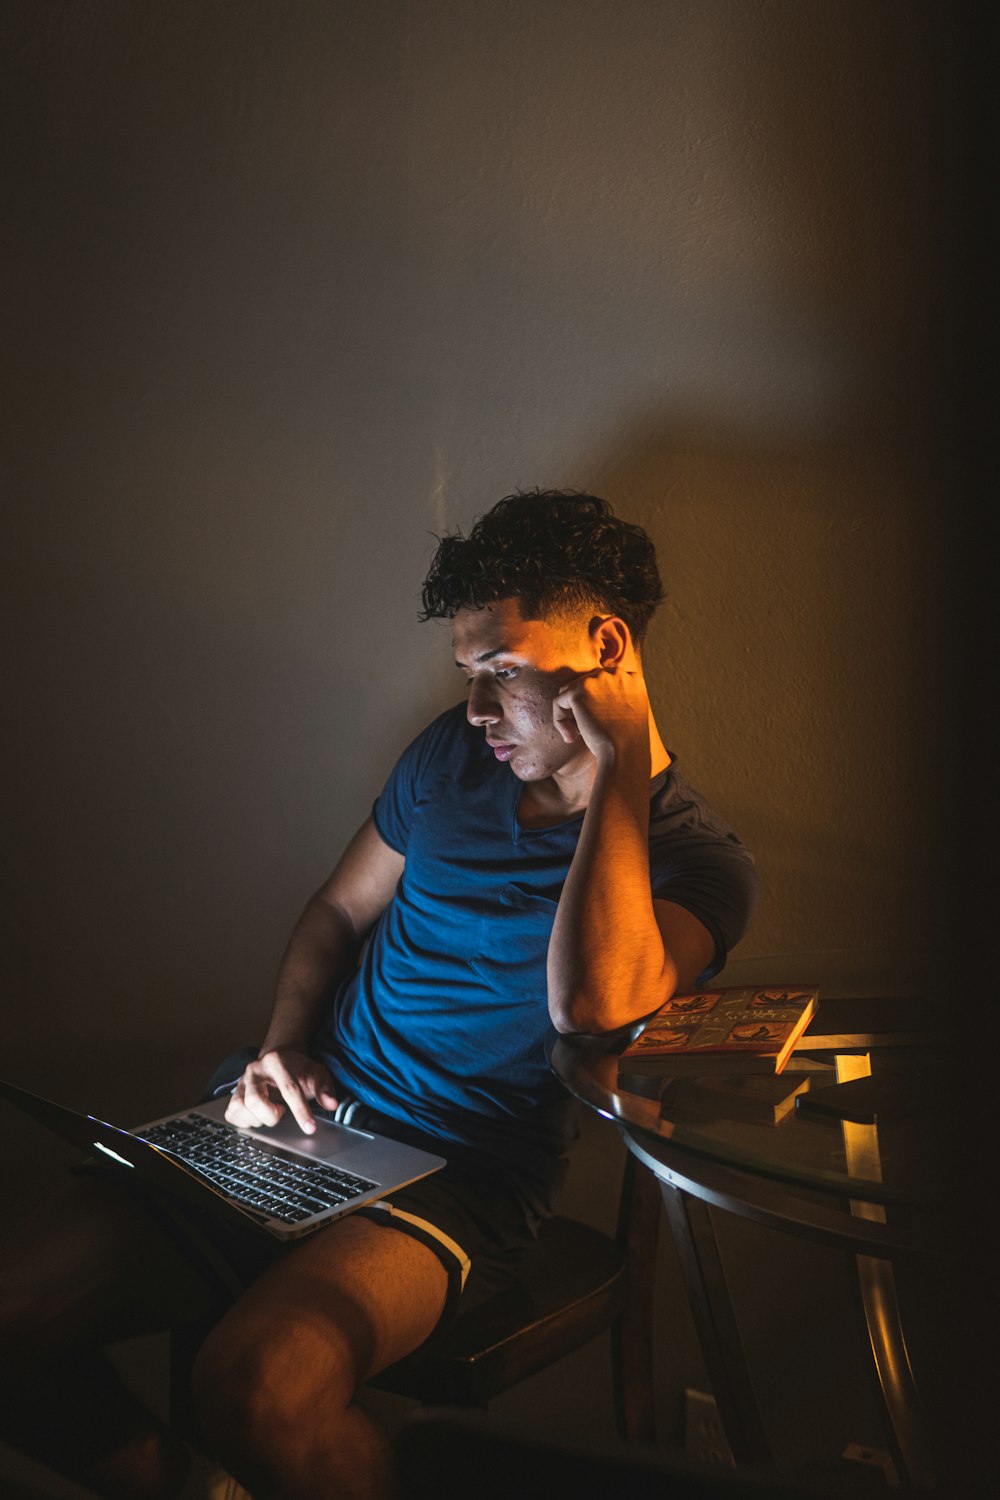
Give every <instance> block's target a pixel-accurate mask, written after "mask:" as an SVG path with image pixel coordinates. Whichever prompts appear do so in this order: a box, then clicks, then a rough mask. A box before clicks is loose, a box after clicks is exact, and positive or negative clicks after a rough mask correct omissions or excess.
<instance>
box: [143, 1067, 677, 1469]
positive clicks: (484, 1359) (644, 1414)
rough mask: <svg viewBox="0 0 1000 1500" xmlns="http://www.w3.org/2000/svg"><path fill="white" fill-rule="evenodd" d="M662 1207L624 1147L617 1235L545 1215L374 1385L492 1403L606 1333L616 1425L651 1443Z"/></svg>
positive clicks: (187, 1421)
mask: <svg viewBox="0 0 1000 1500" xmlns="http://www.w3.org/2000/svg"><path fill="white" fill-rule="evenodd" d="M247 1055H249V1056H256V1051H254V1050H252V1049H250V1050H249V1053H248V1054H247V1053H237V1054H234V1056H233V1057H232V1058H229V1059H227V1060H226V1062H225V1063H223V1065H222V1066H221V1067H220V1068H219V1069H218V1070H217V1071H216V1073H215V1075H214V1076H213V1078H212V1080H211V1082H210V1083H209V1086H208V1088H207V1090H206V1093H205V1095H204V1097H205V1098H206V1099H210V1098H212V1097H213V1096H214V1095H215V1094H216V1093H217V1092H219V1091H221V1089H222V1087H224V1086H225V1084H226V1083H227V1082H229V1081H231V1080H232V1079H233V1078H234V1077H238V1076H239V1074H240V1072H242V1068H243V1066H245V1061H246V1057H247ZM234 1069H235V1071H234ZM659 1215H660V1190H659V1187H658V1184H657V1182H656V1178H655V1176H654V1175H653V1173H652V1172H650V1171H649V1169H648V1168H647V1167H645V1166H643V1165H642V1164H641V1163H640V1162H638V1161H637V1160H636V1159H635V1157H634V1156H633V1155H632V1153H631V1152H629V1153H627V1155H626V1158H625V1165H624V1171H623V1176H622V1185H621V1191H620V1197H619V1205H618V1220H617V1226H616V1231H615V1234H614V1236H611V1235H608V1234H605V1233H603V1232H602V1231H600V1230H598V1229H594V1228H592V1227H591V1226H590V1225H588V1224H583V1223H580V1222H579V1221H577V1220H575V1219H570V1218H565V1217H562V1216H556V1217H554V1218H552V1219H549V1220H546V1221H545V1223H544V1224H543V1225H542V1228H541V1232H540V1234H539V1237H538V1241H537V1243H536V1245H535V1246H533V1248H532V1249H531V1250H530V1251H528V1252H527V1254H526V1255H525V1257H524V1259H523V1261H522V1264H521V1267H520V1270H519V1273H518V1276H517V1279H516V1281H514V1282H513V1283H512V1284H511V1285H510V1286H508V1287H506V1288H505V1289H504V1290H503V1291H502V1292H499V1293H497V1294H496V1295H495V1296H493V1297H491V1298H489V1299H488V1300H486V1301H484V1302H481V1303H479V1304H477V1305H476V1306H474V1307H472V1308H470V1309H469V1311H468V1312H466V1313H462V1314H460V1315H459V1316H458V1317H457V1318H456V1319H455V1322H454V1323H453V1324H452V1326H451V1328H450V1329H449V1330H448V1332H447V1333H446V1334H445V1335H443V1336H442V1338H441V1339H439V1340H436V1341H433V1342H432V1343H431V1344H430V1345H429V1346H428V1347H427V1348H426V1350H424V1349H418V1350H416V1351H414V1353H413V1354H410V1355H408V1356H407V1357H406V1358H405V1359H403V1360H400V1361H399V1362H398V1363H397V1364H395V1365H391V1366H390V1367H389V1368H388V1369H386V1370H383V1371H382V1372H381V1373H380V1374H379V1375H378V1376H376V1377H375V1378H374V1379H373V1380H372V1381H371V1384H372V1385H373V1386H374V1387H376V1388H378V1389H380V1390H383V1391H388V1392H391V1393H393V1394H395V1395H401V1396H407V1397H411V1398H413V1399H415V1400H418V1401H420V1402H422V1403H423V1404H424V1405H425V1406H452V1407H465V1408H480V1409H485V1408H487V1407H488V1405H489V1403H490V1401H491V1400H492V1399H493V1398H494V1397H496V1396H499V1395H500V1394H502V1392H504V1391H507V1390H510V1388H511V1387H512V1386H514V1385H517V1384H518V1383H519V1382H520V1381H522V1380H525V1379H526V1378H527V1377H528V1376H529V1375H533V1374H536V1373H537V1372H538V1371H539V1370H542V1369H544V1368H546V1367H547V1366H549V1365H551V1364H554V1363H555V1361H556V1360H559V1359H562V1358H563V1357H564V1356H565V1355H567V1354H571V1353H573V1352H574V1351H575V1350H577V1349H579V1348H581V1347H582V1346H583V1345H584V1344H587V1343H589V1342H590V1340H591V1339H594V1338H596V1337H597V1335H598V1334H601V1333H604V1332H605V1331H610V1334H611V1374H612V1388H613V1396H614V1403H615V1417H616V1423H617V1428H618V1432H619V1435H620V1436H621V1437H622V1438H623V1439H625V1440H627V1441H630V1442H652V1441H654V1439H655V1420H654V1406H653V1347H652V1316H651V1308H652V1300H653V1285H654V1273H655V1265H656V1241H657V1233H658V1228H659ZM205 1332H206V1330H205V1329H181V1330H177V1331H176V1332H175V1333H174V1334H173V1335H172V1336H171V1346H170V1406H171V1415H172V1418H173V1420H174V1422H175V1425H177V1426H179V1427H180V1428H181V1429H182V1430H183V1429H187V1430H188V1431H190V1430H191V1427H192V1412H191V1405H190V1398H189V1394H188V1391H189V1384H190V1381H189V1376H190V1368H191V1364H192V1362H193V1359H194V1356H195V1354H196V1352H197V1349H198V1346H199V1344H200V1342H201V1339H202V1338H203V1337H204V1334H205Z"/></svg>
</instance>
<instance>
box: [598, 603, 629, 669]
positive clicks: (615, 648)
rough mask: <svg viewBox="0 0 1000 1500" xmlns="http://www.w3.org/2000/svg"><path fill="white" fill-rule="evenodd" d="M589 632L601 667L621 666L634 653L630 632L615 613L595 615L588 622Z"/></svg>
mask: <svg viewBox="0 0 1000 1500" xmlns="http://www.w3.org/2000/svg"><path fill="white" fill-rule="evenodd" d="M590 634H591V636H592V638H593V641H594V644H595V646H596V647H597V652H598V657H597V659H598V662H599V663H600V665H601V666H602V667H620V666H623V665H624V664H625V663H626V662H627V661H629V659H630V658H631V657H632V656H633V655H634V648H633V645H632V633H631V631H630V630H629V628H628V626H627V625H626V624H625V621H624V620H621V619H619V617H618V616H617V615H597V616H595V618H594V619H593V620H591V622H590Z"/></svg>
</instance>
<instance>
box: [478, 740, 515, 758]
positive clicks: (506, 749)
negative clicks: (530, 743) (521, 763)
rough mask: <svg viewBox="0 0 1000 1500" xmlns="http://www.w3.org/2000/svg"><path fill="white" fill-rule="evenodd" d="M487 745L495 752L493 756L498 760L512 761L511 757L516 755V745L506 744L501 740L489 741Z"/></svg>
mask: <svg viewBox="0 0 1000 1500" xmlns="http://www.w3.org/2000/svg"><path fill="white" fill-rule="evenodd" d="M486 743H487V745H489V747H490V749H491V750H492V751H493V754H494V755H495V756H496V758H497V760H510V758H511V756H512V755H513V754H514V751H515V750H516V749H517V746H516V745H510V744H505V743H503V742H502V741H500V740H490V739H488V740H487V741H486Z"/></svg>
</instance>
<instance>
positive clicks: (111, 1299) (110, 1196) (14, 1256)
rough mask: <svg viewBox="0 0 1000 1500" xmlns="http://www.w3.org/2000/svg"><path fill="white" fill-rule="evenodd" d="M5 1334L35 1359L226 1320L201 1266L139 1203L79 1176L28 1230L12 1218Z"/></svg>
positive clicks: (34, 1216)
mask: <svg viewBox="0 0 1000 1500" xmlns="http://www.w3.org/2000/svg"><path fill="white" fill-rule="evenodd" d="M0 1256H2V1261H3V1266H4V1274H3V1277H2V1278H0V1280H2V1288H0V1326H2V1328H3V1330H4V1337H5V1342H6V1343H7V1346H8V1348H11V1347H12V1348H13V1349H14V1350H18V1349H20V1350H21V1352H22V1353H23V1354H25V1355H32V1356H42V1357H44V1355H45V1354H46V1352H49V1351H55V1350H65V1349H68V1348H82V1347H85V1346H87V1345H91V1344H95V1343H110V1342H112V1341H114V1340H116V1339H120V1338H129V1337H133V1336H136V1335H140V1334H145V1333H152V1332H157V1331H159V1330H161V1329H164V1328H169V1327H173V1326H177V1325H178V1324H181V1323H185V1322H189V1321H194V1320H197V1319H201V1318H207V1317H209V1316H211V1315H212V1314H213V1313H217V1312H218V1310H219V1306H220V1302H219V1296H218V1291H217V1289H216V1288H214V1287H213V1285H212V1281H211V1277H210V1276H207V1275H206V1274H205V1272H204V1270H203V1269H202V1268H201V1267H200V1266H199V1263H198V1260H197V1258H196V1257H194V1256H191V1255H186V1254H185V1253H184V1249H183V1245H182V1244H181V1243H180V1242H178V1241H177V1240H175V1239H174V1238H172V1237H171V1235H170V1234H169V1233H168V1232H167V1231H166V1230H165V1228H164V1222H163V1220H162V1219H160V1218H158V1217H157V1216H156V1215H155V1214H154V1213H152V1212H151V1211H149V1210H148V1209H147V1208H146V1207H144V1205H143V1203H142V1202H141V1200H137V1199H135V1198H134V1197H132V1196H131V1195H130V1194H129V1193H127V1192H124V1191H122V1190H120V1189H119V1188H117V1187H116V1186H115V1184H114V1183H112V1182H108V1181H106V1180H104V1179H103V1178H101V1177H98V1176H88V1175H83V1174H81V1175H75V1174H70V1175H68V1176H67V1179H66V1180H65V1181H64V1182H61V1183H60V1184H59V1185H58V1186H57V1187H56V1188H54V1190H53V1192H52V1194H51V1196H49V1197H48V1198H45V1199H43V1200H42V1202H41V1203H40V1204H39V1205H37V1206H35V1207H34V1208H33V1209H32V1211H31V1212H30V1213H29V1215H28V1216H27V1217H26V1218H25V1220H24V1221H23V1222H17V1220H16V1219H15V1218H14V1217H13V1216H12V1215H10V1214H7V1215H5V1222H4V1225H3V1229H2V1247H0Z"/></svg>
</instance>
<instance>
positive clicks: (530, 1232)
mask: <svg viewBox="0 0 1000 1500" xmlns="http://www.w3.org/2000/svg"><path fill="white" fill-rule="evenodd" d="M342 1111H343V1106H342V1107H341V1111H338V1113H341V1112H342ZM350 1123H351V1124H352V1125H354V1126H357V1127H358V1128H361V1129H367V1130H372V1131H374V1132H376V1133H378V1134H380V1135H386V1136H390V1137H392V1138H393V1139H396V1140H400V1141H405V1142H406V1143H408V1144H410V1145H414V1146H419V1147H421V1148H423V1149H424V1150H428V1151H433V1152H435V1153H436V1154H437V1155H439V1156H444V1157H446V1165H445V1166H444V1167H442V1168H440V1170H438V1171H437V1172H433V1173H431V1175H430V1176H428V1177H423V1178H421V1179H420V1180H419V1181H417V1182H414V1183H411V1184H410V1185H409V1186H408V1187H404V1188H401V1189H400V1190H399V1191H397V1192H395V1193H393V1194H391V1195H390V1197H389V1198H388V1199H387V1200H382V1201H381V1202H379V1203H375V1204H371V1205H369V1206H366V1207H364V1208H360V1209H356V1210H355V1212H356V1213H358V1214H361V1215H362V1216H364V1217H365V1218H367V1219H369V1220H370V1221H371V1222H372V1223H374V1224H378V1225H380V1226H382V1227H384V1228H386V1229H387V1230H395V1231H397V1232H400V1233H403V1234H407V1235H410V1236H411V1237H413V1238H415V1239H418V1240H419V1241H420V1242H421V1243H422V1244H425V1245H427V1247H428V1248H429V1249H431V1250H433V1251H434V1253H435V1255H437V1257H438V1259H439V1260H440V1261H441V1264H442V1265H443V1266H444V1268H445V1270H446V1272H447V1274H448V1296H447V1299H446V1303H445V1307H444V1311H443V1313H442V1316H441V1319H440V1321H439V1323H438V1325H437V1328H436V1329H435V1333H440V1332H441V1331H443V1329H444V1328H445V1327H447V1326H448V1325H449V1324H450V1323H451V1322H452V1321H453V1319H454V1318H455V1316H456V1315H457V1313H458V1312H459V1311H461V1310H464V1309H465V1308H467V1307H469V1306H472V1305H473V1304H474V1303H477V1302H481V1301H484V1300H485V1299H486V1298H487V1297H490V1296H492V1295H493V1294H494V1293H495V1292H498V1291H500V1290H501V1289H502V1288H503V1287H504V1286H506V1285H507V1284H508V1283H509V1282H510V1281H511V1280H512V1279H513V1277H514V1276H515V1275H516V1272H517V1267H518V1264H519V1262H520V1260H521V1257H522V1256H523V1255H524V1253H525V1251H526V1250H528V1249H530V1248H531V1246H532V1245H533V1244H534V1242H535V1238H536V1236H537V1233H538V1226H539V1223H540V1222H541V1220H542V1218H543V1217H545V1215H546V1214H547V1212H548V1211H549V1209H548V1205H547V1203H546V1202H545V1201H544V1197H543V1196H542V1195H541V1194H540V1193H539V1190H538V1186H537V1183H536V1182H535V1180H534V1179H526V1178H524V1177H523V1176H521V1175H520V1174H518V1173H517V1172H516V1171H515V1170H513V1169H511V1168H510V1167H509V1166H508V1165H506V1164H504V1163H501V1162H499V1161H497V1159H496V1158H494V1157H491V1156H487V1155H486V1154H484V1153H482V1152H477V1151H474V1150H472V1149H470V1148H468V1147H464V1146H456V1145H453V1144H451V1143H450V1142H445V1143H442V1142H441V1141H440V1140H439V1139H438V1138H437V1137H435V1136H429V1135H426V1134H424V1133H423V1132H421V1131H418V1130H414V1129H412V1128H410V1127H409V1126H407V1125H404V1124H401V1123H400V1122H399V1121H397V1120H392V1119H390V1118H389V1117H387V1116H383V1115H379V1114H377V1113H375V1112H374V1111H371V1110H368V1109H367V1108H362V1107H357V1106H356V1107H355V1108H354V1111H353V1112H352V1113H351V1114H350ZM76 1170H77V1171H82V1172H87V1173H96V1174H98V1175H99V1176H100V1177H101V1178H102V1179H104V1180H106V1181H108V1180H110V1181H113V1182H116V1183H118V1184H119V1185H120V1186H121V1187H122V1190H123V1191H125V1192H127V1193H129V1195H130V1196H132V1197H133V1198H135V1199H137V1200H138V1201H139V1202H140V1203H141V1204H142V1205H143V1206H144V1208H145V1209H146V1210H147V1212H148V1213H150V1214H151V1215H152V1216H153V1217H154V1218H156V1220H157V1222H158V1224H159V1225H160V1228H161V1230H162V1232H163V1233H164V1234H165V1235H166V1236H167V1237H168V1238H169V1239H170V1240H171V1241H172V1242H173V1244H174V1246H175V1248H177V1249H178V1250H179V1251H180V1253H181V1254H182V1255H183V1256H184V1258H185V1259H186V1260H187V1261H188V1263H189V1264H190V1263H191V1262H192V1261H193V1262H194V1263H196V1265H197V1267H198V1270H199V1272H200V1274H201V1276H202V1279H203V1280H204V1281H206V1282H207V1283H208V1284H209V1286H210V1287H211V1289H212V1293H213V1297H214V1299H215V1301H216V1302H217V1305H218V1315H219V1316H220V1317H221V1316H222V1314H223V1313H224V1312H225V1311H226V1309H227V1308H228V1307H229V1306H231V1305H232V1303H233V1302H234V1301H235V1300H236V1298H237V1297H239V1296H240V1295H241V1294H242V1292H244V1291H245V1290H246V1288H247V1287H248V1286H249V1285H250V1284H251V1282H253V1281H255V1280H256V1278H257V1277H258V1276H260V1275H261V1273H262V1272H263V1271H265V1270H267V1268H268V1267H269V1266H272V1265H274V1264H275V1263H276V1262H277V1261H279V1260H281V1259H282V1258H283V1257H285V1256H287V1255H293V1254H294V1253H295V1244H294V1243H292V1244H281V1243H279V1242H278V1241H277V1240H274V1239H271V1238H270V1237H269V1236H267V1235H266V1234H264V1233H262V1232H261V1231H260V1230H259V1229H255V1228H253V1227H250V1226H248V1227H247V1228H246V1229H244V1228H243V1227H242V1226H241V1225H238V1224H234V1223H232V1222H231V1221H230V1220H228V1219H223V1218H221V1217H220V1216H218V1215H216V1214H215V1213H213V1212H212V1210H211V1209H210V1208H206V1209H205V1210H204V1211H201V1210H199V1209H197V1208H194V1207H192V1206H191V1205H190V1204H187V1203H185V1204H180V1203H178V1202H177V1201H175V1200H172V1199H168V1198H166V1197H165V1196H164V1195H163V1194H162V1193H159V1192H158V1191H157V1190H156V1189H155V1188H151V1187H150V1186H149V1185H147V1184H145V1183H142V1182H138V1181H136V1179H135V1177H134V1175H133V1174H132V1173H121V1172H119V1171H118V1170H117V1169H116V1168H114V1167H112V1166H111V1165H110V1164H104V1163H94V1164H90V1163H88V1164H87V1165H86V1166H84V1167H81V1168H77V1169H76ZM317 1232H318V1233H323V1232H324V1231H323V1230H319V1231H317Z"/></svg>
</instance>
